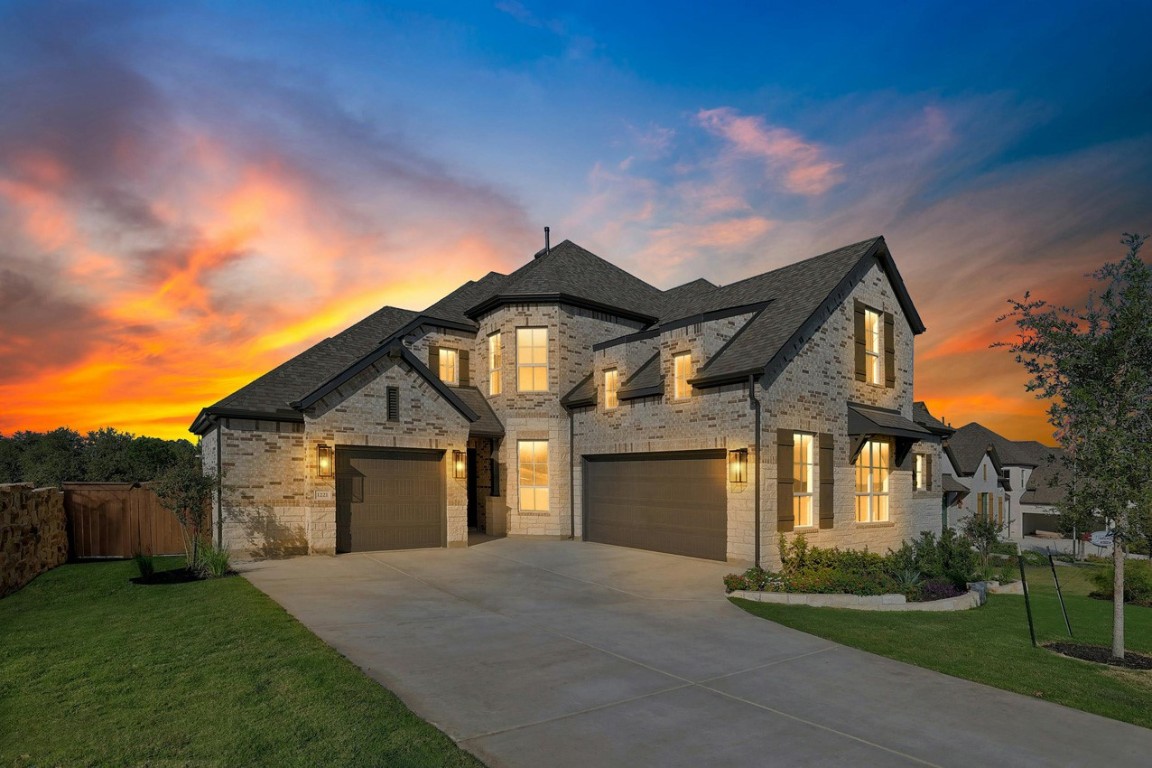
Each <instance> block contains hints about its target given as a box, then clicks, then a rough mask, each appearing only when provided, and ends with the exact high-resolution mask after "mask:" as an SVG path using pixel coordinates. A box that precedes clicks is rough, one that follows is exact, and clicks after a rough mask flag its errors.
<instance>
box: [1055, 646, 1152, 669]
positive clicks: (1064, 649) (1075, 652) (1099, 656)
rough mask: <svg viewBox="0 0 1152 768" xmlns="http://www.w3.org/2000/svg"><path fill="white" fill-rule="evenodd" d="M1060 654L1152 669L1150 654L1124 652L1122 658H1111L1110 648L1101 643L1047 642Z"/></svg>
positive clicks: (1111, 664)
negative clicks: (1121, 659)
mask: <svg viewBox="0 0 1152 768" xmlns="http://www.w3.org/2000/svg"><path fill="white" fill-rule="evenodd" d="M1044 647H1045V648H1047V649H1048V650H1050V651H1055V652H1056V653H1059V654H1061V655H1062V656H1071V657H1072V658H1074V659H1081V660H1082V661H1094V662H1096V663H1098V664H1108V665H1110V666H1113V667H1124V668H1125V669H1152V656H1146V655H1144V654H1142V653H1133V652H1132V651H1125V652H1124V660H1123V661H1120V660H1119V659H1114V658H1112V649H1111V648H1105V647H1104V646H1102V645H1083V644H1081V643H1047V644H1046V645H1045V646H1044Z"/></svg>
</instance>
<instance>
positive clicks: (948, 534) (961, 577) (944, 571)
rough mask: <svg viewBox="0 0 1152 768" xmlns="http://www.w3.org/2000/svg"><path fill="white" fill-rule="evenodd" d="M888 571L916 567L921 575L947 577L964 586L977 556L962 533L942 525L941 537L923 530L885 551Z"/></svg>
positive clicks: (978, 560) (977, 566)
mask: <svg viewBox="0 0 1152 768" xmlns="http://www.w3.org/2000/svg"><path fill="white" fill-rule="evenodd" d="M886 560H887V567H888V570H889V573H893V574H895V573H899V572H900V571H906V570H916V571H919V572H920V573H921V575H922V576H923V578H924V579H926V580H931V579H948V580H949V581H951V582H952V583H953V584H955V585H956V586H957V587H964V585H965V584H967V583H968V582H969V581H971V580H972V577H973V576H974V575H976V573H977V570H978V569H979V566H980V564H981V561H980V556H979V555H978V554H977V553H976V551H975V550H974V549H972V545H971V544H970V543H969V542H968V540H967V539H965V538H964V537H963V536H958V535H957V534H956V532H955V531H953V530H952V529H951V528H946V529H944V532H943V533H942V534H941V535H940V538H936V534H934V533H932V532H931V531H922V532H921V533H920V538H918V539H913V540H911V541H905V542H904V543H902V544H901V545H900V548H899V549H897V550H895V551H890V552H889V553H888V557H887V558H886Z"/></svg>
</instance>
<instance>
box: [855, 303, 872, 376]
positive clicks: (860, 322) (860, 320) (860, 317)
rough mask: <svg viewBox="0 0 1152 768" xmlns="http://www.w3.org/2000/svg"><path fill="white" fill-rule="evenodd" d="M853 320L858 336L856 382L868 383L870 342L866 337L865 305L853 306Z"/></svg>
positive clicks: (856, 304)
mask: <svg viewBox="0 0 1152 768" xmlns="http://www.w3.org/2000/svg"><path fill="white" fill-rule="evenodd" d="M852 311H853V319H854V321H855V334H856V381H867V380H868V374H867V372H866V369H867V367H868V363H867V354H866V353H867V350H868V347H867V346H866V344H867V342H868V340H867V339H866V338H865V337H864V305H863V304H861V303H860V302H858V301H857V302H856V303H855V304H854V305H853V310H852Z"/></svg>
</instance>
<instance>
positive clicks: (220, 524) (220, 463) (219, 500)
mask: <svg viewBox="0 0 1152 768" xmlns="http://www.w3.org/2000/svg"><path fill="white" fill-rule="evenodd" d="M223 429H224V425H223V424H221V423H220V422H219V421H217V422H216V548H217V549H223V548H224V476H223V475H222V474H221V473H222V472H223V471H224V457H223V454H222V453H221V451H222V450H223V441H222V440H221V439H220V433H221V431H222V430H223Z"/></svg>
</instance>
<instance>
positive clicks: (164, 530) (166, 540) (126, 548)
mask: <svg viewBox="0 0 1152 768" xmlns="http://www.w3.org/2000/svg"><path fill="white" fill-rule="evenodd" d="M64 512H65V514H66V515H67V517H68V543H69V555H70V557H71V558H72V559H80V558H86V557H132V556H133V555H134V554H136V553H137V552H143V553H145V554H150V555H179V554H183V553H184V542H183V539H182V538H181V535H180V524H179V523H178V522H176V516H175V515H174V514H172V512H170V511H169V510H167V509H165V508H164V507H162V506H161V505H160V500H159V499H158V498H157V497H156V494H155V493H153V492H152V489H150V488H148V487H147V486H143V485H140V484H139V483H64Z"/></svg>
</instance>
